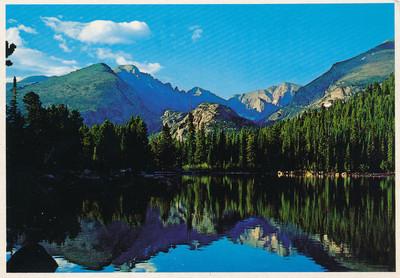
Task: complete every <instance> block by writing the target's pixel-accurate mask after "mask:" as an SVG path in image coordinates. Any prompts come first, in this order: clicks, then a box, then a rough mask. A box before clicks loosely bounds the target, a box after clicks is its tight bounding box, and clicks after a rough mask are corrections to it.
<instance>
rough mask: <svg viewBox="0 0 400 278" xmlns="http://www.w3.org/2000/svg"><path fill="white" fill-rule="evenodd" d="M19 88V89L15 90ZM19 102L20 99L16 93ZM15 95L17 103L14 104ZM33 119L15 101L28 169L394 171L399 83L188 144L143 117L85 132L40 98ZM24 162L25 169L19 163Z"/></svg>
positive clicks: (16, 151) (19, 153)
mask: <svg viewBox="0 0 400 278" xmlns="http://www.w3.org/2000/svg"><path fill="white" fill-rule="evenodd" d="M14 85H15V84H14ZM14 92H15V93H14V95H16V94H17V92H16V86H14ZM15 98H16V96H15V97H14V99H15ZM23 101H24V104H25V110H26V111H27V117H26V119H24V118H23V117H22V116H21V114H20V113H19V109H18V107H17V102H15V101H14V102H11V103H10V107H8V108H7V161H8V163H9V165H17V164H20V165H25V166H26V167H27V168H29V167H31V168H38V169H42V170H43V169H63V168H78V167H87V168H96V169H99V170H101V171H104V170H112V169H119V168H121V167H123V168H131V169H132V170H133V171H141V170H147V169H150V168H152V169H162V170H172V169H177V168H181V167H182V165H185V169H190V168H192V169H223V170H227V169H229V170H239V169H249V170H259V171H266V172H273V171H276V170H314V171H331V172H341V171H361V172H367V171H369V172H381V171H384V172H390V171H393V170H394V148H395V146H394V76H393V75H392V76H391V77H390V78H389V79H388V80H386V81H384V82H383V83H382V84H381V85H380V84H377V83H375V84H374V85H372V86H369V87H367V88H366V90H365V92H360V93H358V94H357V95H356V96H354V97H353V98H351V99H349V100H348V101H339V102H336V103H335V104H333V105H332V106H331V107H330V108H321V109H314V110H309V111H306V112H304V113H303V114H301V115H299V116H297V117H295V118H292V119H289V120H285V121H281V122H278V123H276V124H275V125H273V126H268V127H263V128H258V129H257V128H242V129H241V130H240V131H234V130H224V129H214V130H211V131H207V132H206V131H205V130H204V129H203V128H200V129H199V130H198V131H197V132H195V128H194V124H193V117H192V116H190V115H191V114H189V133H188V134H187V136H186V137H185V139H184V140H183V141H182V142H179V141H176V140H174V139H173V138H172V135H171V130H170V128H169V126H168V125H164V126H163V130H162V132H161V133H160V134H158V135H155V136H152V137H151V138H150V140H149V139H148V136H147V127H146V125H145V123H144V122H143V120H142V119H141V118H139V117H131V118H130V120H129V121H128V122H127V123H124V124H120V125H115V124H113V123H111V122H110V121H108V120H106V121H104V122H103V123H102V124H101V125H94V126H92V127H91V128H89V127H87V126H84V125H83V122H82V118H81V116H80V114H79V113H78V112H77V111H70V110H69V109H68V108H67V106H65V105H52V106H50V107H47V108H45V107H43V106H42V104H41V101H40V98H39V96H38V95H37V94H35V93H33V92H30V93H28V94H26V95H25V96H24V99H23ZM19 162H21V163H19Z"/></svg>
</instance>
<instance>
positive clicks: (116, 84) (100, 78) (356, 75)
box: [6, 41, 394, 132]
mask: <svg viewBox="0 0 400 278" xmlns="http://www.w3.org/2000/svg"><path fill="white" fill-rule="evenodd" d="M392 72H394V42H393V41H386V42H384V43H383V44H381V45H378V46H377V47H375V48H372V49H371V50H369V51H366V52H364V53H362V54H360V55H357V56H355V57H353V58H351V59H348V60H345V61H342V62H338V63H335V64H334V65H333V66H332V67H331V69H330V70H328V71H327V72H325V73H324V74H322V75H321V76H319V77H317V78H316V79H314V80H313V81H311V82H310V83H308V84H306V85H305V86H303V87H301V86H299V85H296V84H293V83H289V82H284V83H282V84H278V85H275V86H270V87H268V88H267V89H262V90H256V91H252V92H249V93H243V94H238V95H234V96H233V97H231V98H229V99H228V100H226V99H224V98H221V97H219V96H217V95H216V94H214V93H212V92H210V91H208V90H205V89H202V88H200V87H194V88H192V89H190V90H188V91H184V90H180V89H178V88H177V87H173V86H172V85H171V84H170V83H163V82H161V81H160V80H158V79H156V78H154V77H153V76H151V75H150V74H147V73H143V72H141V71H140V70H139V69H138V68H137V67H136V66H134V65H122V66H118V67H116V68H115V69H114V70H113V69H111V68H110V67H109V66H108V65H106V64H103V63H100V64H94V65H91V66H88V67H86V68H82V69H80V70H77V71H73V72H71V73H69V74H66V75H63V76H53V77H46V76H32V77H28V78H25V79H23V80H21V81H19V82H18V83H17V86H18V100H19V102H20V103H22V98H23V95H24V94H26V93H28V92H30V91H33V92H35V93H37V94H38V95H39V96H40V98H41V101H42V103H43V105H45V106H47V105H51V104H60V103H63V104H66V105H67V106H68V107H69V108H71V109H77V110H78V111H80V112H81V114H82V116H83V118H84V121H85V123H86V124H88V125H93V124H97V123H101V122H103V121H104V120H105V119H109V120H111V121H112V122H114V123H122V122H125V121H127V120H128V119H129V117H130V116H132V115H138V116H141V117H143V119H144V120H145V121H146V123H147V125H148V127H149V130H150V132H154V131H157V130H159V129H160V127H161V124H162V121H163V119H162V116H163V115H164V112H165V111H175V112H181V113H187V112H189V111H191V110H193V109H194V108H196V107H198V106H199V105H200V104H202V103H214V104H218V105H221V107H225V108H229V109H231V110H232V111H233V112H235V113H236V114H237V116H239V117H241V118H245V119H247V120H249V121H248V123H250V124H251V122H252V121H253V122H256V123H258V124H266V123H271V122H274V121H277V120H281V119H284V118H287V117H291V116H294V115H296V114H298V113H299V112H301V111H303V110H305V109H308V108H313V107H320V106H325V107H328V106H330V105H331V104H332V102H333V101H335V100H337V99H346V98H348V97H351V96H352V95H353V94H354V93H355V92H357V91H359V90H361V89H363V88H364V87H365V86H366V85H367V84H370V83H372V82H381V81H383V80H384V79H385V78H387V77H388V76H389V75H390V74H391V73H392ZM11 86H12V84H11V83H7V86H6V87H7V103H8V102H9V100H10V98H11ZM20 107H21V105H20Z"/></svg>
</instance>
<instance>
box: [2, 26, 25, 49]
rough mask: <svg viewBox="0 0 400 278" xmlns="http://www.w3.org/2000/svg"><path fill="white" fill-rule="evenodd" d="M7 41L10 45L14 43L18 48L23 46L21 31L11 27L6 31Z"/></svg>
mask: <svg viewBox="0 0 400 278" xmlns="http://www.w3.org/2000/svg"><path fill="white" fill-rule="evenodd" d="M6 40H7V41H8V42H9V43H14V44H16V45H17V47H18V46H21V45H22V44H23V41H22V38H21V36H20V34H19V30H18V28H17V27H11V28H8V29H7V30H6Z"/></svg>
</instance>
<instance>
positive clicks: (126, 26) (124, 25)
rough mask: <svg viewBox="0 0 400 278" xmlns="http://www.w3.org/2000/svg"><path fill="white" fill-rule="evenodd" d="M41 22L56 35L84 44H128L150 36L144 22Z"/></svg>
mask: <svg viewBox="0 0 400 278" xmlns="http://www.w3.org/2000/svg"><path fill="white" fill-rule="evenodd" d="M41 19H42V21H43V22H44V23H45V24H46V25H47V26H48V27H50V28H51V29H53V30H54V31H55V32H56V33H62V34H64V35H66V36H68V37H69V38H71V39H74V40H78V41H81V42H84V43H99V44H128V43H133V42H135V40H137V39H140V38H144V37H147V36H148V35H150V28H149V27H148V25H147V24H146V23H145V22H142V21H131V22H114V21H111V20H95V21H91V22H87V23H84V22H78V21H63V20H60V19H59V18H57V17H42V18H41Z"/></svg>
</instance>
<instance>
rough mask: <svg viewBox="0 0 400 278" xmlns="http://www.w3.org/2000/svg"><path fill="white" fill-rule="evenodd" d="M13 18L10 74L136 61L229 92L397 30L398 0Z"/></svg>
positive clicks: (296, 75) (292, 76)
mask: <svg viewBox="0 0 400 278" xmlns="http://www.w3.org/2000/svg"><path fill="white" fill-rule="evenodd" d="M6 17H7V23H6V24H7V26H6V28H7V39H8V40H13V41H15V42H17V44H18V48H17V50H16V52H15V54H13V56H11V58H12V60H13V62H14V65H13V66H12V67H8V68H7V77H8V78H9V77H11V76H13V75H16V76H17V77H19V78H21V77H26V76H30V75H41V74H44V75H60V74H63V73H66V72H69V71H71V70H74V69H77V68H81V67H85V66H87V65H90V64H93V63H98V62H105V63H107V64H108V65H110V66H111V67H114V66H116V65H117V64H125V63H134V64H136V65H137V66H138V67H139V68H140V69H142V70H143V71H146V72H149V73H151V74H152V75H154V76H155V77H156V78H159V79H160V80H162V81H164V82H171V83H172V84H173V85H174V86H178V87H179V88H181V89H190V88H192V87H194V86H199V87H202V88H205V89H208V90H211V91H213V92H214V93H216V94H218V95H220V96H222V97H229V96H232V95H233V94H236V93H243V92H248V91H252V90H255V89H261V88H266V87H268V86H271V85H274V84H278V83H280V82H283V81H288V82H294V83H297V84H300V85H304V84H306V83H308V82H310V81H311V80H313V79H314V78H316V77H318V75H320V74H322V73H323V72H325V71H326V70H328V69H329V68H330V66H331V65H332V64H333V63H335V62H338V61H341V60H345V59H348V58H350V57H352V56H355V55H357V54H359V53H361V52H363V51H366V50H368V49H370V48H372V47H374V46H376V45H378V44H380V43H382V42H383V41H385V40H387V39H393V38H394V6H393V4H341V5H340V4H335V5H333V4H320V5H311V4H308V5H7V7H6Z"/></svg>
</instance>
